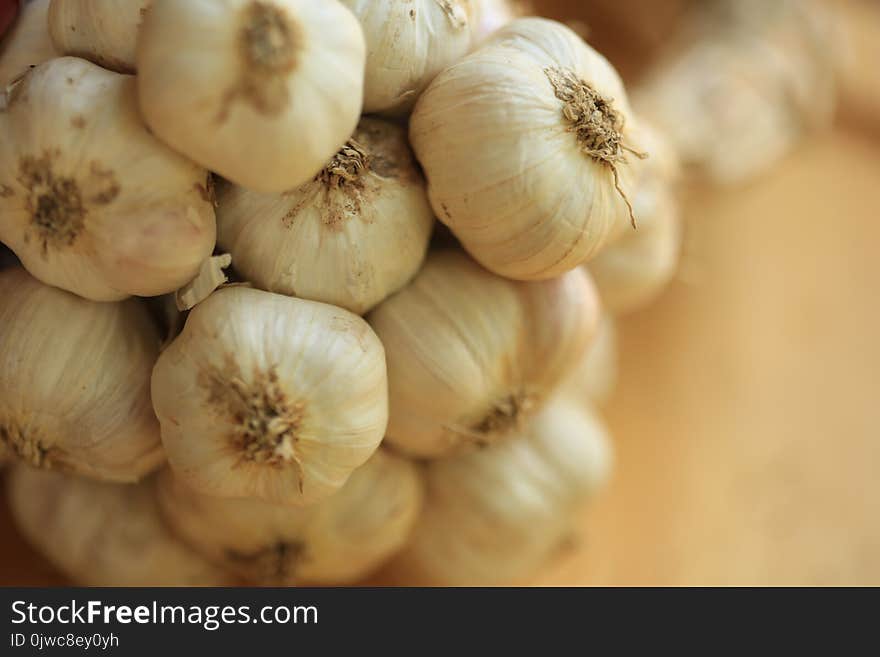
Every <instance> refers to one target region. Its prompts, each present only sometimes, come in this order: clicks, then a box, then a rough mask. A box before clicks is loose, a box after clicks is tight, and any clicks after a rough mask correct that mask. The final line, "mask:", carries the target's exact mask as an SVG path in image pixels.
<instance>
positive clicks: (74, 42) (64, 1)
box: [48, 0, 151, 73]
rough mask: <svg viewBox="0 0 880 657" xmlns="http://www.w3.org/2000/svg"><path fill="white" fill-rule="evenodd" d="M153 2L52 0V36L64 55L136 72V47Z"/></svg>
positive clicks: (140, 0) (106, 66) (50, 30)
mask: <svg viewBox="0 0 880 657" xmlns="http://www.w3.org/2000/svg"><path fill="white" fill-rule="evenodd" d="M150 1H151V0H52V4H51V6H50V8H49V22H48V24H49V34H50V35H51V36H52V42H53V43H54V44H55V47H56V48H57V49H58V51H59V52H60V53H61V54H64V55H73V56H75V57H82V58H83V59H88V60H89V61H91V62H94V63H95V64H98V65H99V66H102V67H103V68H106V69H109V70H111V71H116V72H117V73H134V71H135V61H134V57H135V55H134V53H135V44H136V43H137V36H138V28H139V27H140V24H141V20H142V19H143V17H144V14H145V13H146V11H147V8H148V7H149V6H150Z"/></svg>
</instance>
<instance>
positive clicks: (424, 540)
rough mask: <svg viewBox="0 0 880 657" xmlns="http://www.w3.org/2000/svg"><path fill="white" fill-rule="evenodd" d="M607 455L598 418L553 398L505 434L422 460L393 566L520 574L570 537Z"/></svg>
mask: <svg viewBox="0 0 880 657" xmlns="http://www.w3.org/2000/svg"><path fill="white" fill-rule="evenodd" d="M611 464H612V452H611V445H610V442H609V439H608V435H607V433H606V431H605V428H604V426H603V425H602V423H601V421H600V420H599V419H598V417H597V416H596V415H595V414H594V413H593V412H592V411H589V410H587V409H586V408H585V407H584V405H583V403H577V402H575V401H573V400H571V399H570V398H569V397H566V396H563V397H558V398H555V399H554V400H553V401H552V402H551V403H550V404H548V405H547V407H546V408H545V410H544V411H542V412H541V413H540V414H539V415H538V416H536V417H535V419H534V422H533V423H532V424H531V426H529V427H528V429H526V430H525V431H523V432H521V433H520V434H518V435H517V436H516V437H515V438H513V439H511V440H510V441H507V442H505V443H503V444H499V445H493V446H491V447H488V448H486V449H484V450H480V451H477V452H472V453H470V454H466V455H462V456H457V457H453V458H450V459H442V460H439V461H434V462H432V463H429V464H428V465H427V467H426V469H425V476H426V482H427V495H426V499H425V509H424V511H423V512H422V514H421V516H420V518H419V521H418V523H416V528H415V530H414V531H413V536H412V539H411V541H410V544H409V546H408V547H407V548H406V550H405V551H404V552H403V553H402V554H401V555H400V557H399V559H398V560H396V562H395V563H396V570H397V571H398V573H399V574H405V575H406V576H408V577H409V578H410V581H418V582H419V583H432V584H436V583H440V584H447V585H469V586H474V585H486V584H510V583H511V582H512V581H520V580H522V579H523V578H525V577H528V576H530V575H532V574H533V573H534V571H535V570H536V569H537V568H539V567H540V566H541V565H543V564H544V562H545V561H547V560H548V559H549V558H550V557H552V556H553V554H554V552H555V551H556V550H557V549H558V547H559V546H560V544H562V543H563V542H564V541H565V540H566V539H567V538H569V536H570V535H571V533H572V516H573V514H574V512H575V511H577V510H578V509H579V507H580V505H582V504H583V503H584V502H585V501H586V500H588V499H589V498H590V496H591V495H592V494H593V493H594V492H595V491H596V490H598V489H599V488H600V487H601V486H602V485H603V484H604V483H605V481H606V479H607V478H608V475H609V473H610V471H611Z"/></svg>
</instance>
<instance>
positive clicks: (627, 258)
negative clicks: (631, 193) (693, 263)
mask: <svg viewBox="0 0 880 657" xmlns="http://www.w3.org/2000/svg"><path fill="white" fill-rule="evenodd" d="M640 193H641V192H640ZM653 193H654V191H652V190H649V189H647V188H646V191H645V194H646V195H647V194H653ZM640 205H642V204H641V203H640V198H639V195H637V196H636V202H635V207H636V208H639V207H640ZM644 206H645V208H646V210H647V209H650V213H648V212H644V213H642V215H641V216H643V217H646V221H645V225H644V226H642V227H640V228H639V230H637V231H636V232H634V233H632V234H629V235H626V236H625V237H624V238H623V239H621V240H619V241H618V242H615V243H614V244H612V245H611V246H610V247H608V249H606V250H605V251H604V252H603V253H602V254H600V255H599V257H598V258H596V259H595V260H593V261H592V262H591V263H590V264H589V265H588V266H587V269H588V270H589V272H590V274H591V275H592V276H593V280H594V281H595V282H596V288H597V289H598V290H599V296H600V297H601V299H602V304H603V305H604V306H605V308H606V309H607V310H608V312H610V313H611V314H613V315H625V314H628V313H632V312H635V311H637V310H639V309H641V308H644V307H645V306H647V305H649V304H650V303H652V302H653V301H654V300H655V299H656V298H657V297H658V296H659V295H660V294H661V293H662V292H663V290H665V289H666V287H667V286H668V285H669V283H670V282H671V281H672V280H673V279H674V278H675V275H676V273H677V272H678V264H679V259H680V256H681V246H682V232H683V224H682V219H681V214H680V211H679V207H678V203H677V201H676V199H675V197H674V195H673V193H672V191H671V190H668V189H667V190H665V191H660V192H659V193H657V195H656V196H651V198H650V199H647V198H646V202H645V203H644Z"/></svg>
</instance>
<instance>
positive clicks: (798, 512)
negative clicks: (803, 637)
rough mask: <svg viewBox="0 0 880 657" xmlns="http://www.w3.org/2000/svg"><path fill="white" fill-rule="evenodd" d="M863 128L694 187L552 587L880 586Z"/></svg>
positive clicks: (15, 568)
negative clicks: (604, 481)
mask: <svg viewBox="0 0 880 657" xmlns="http://www.w3.org/2000/svg"><path fill="white" fill-rule="evenodd" d="M563 4H564V3H563V2H561V1H560V2H557V3H555V5H556V10H557V11H558V12H559V13H560V14H561V13H562V12H563V11H564V9H562V5H563ZM565 15H567V14H565ZM862 128H863V126H860V130H856V129H855V128H852V127H847V126H843V127H840V128H838V129H837V130H835V131H834V132H832V133H830V134H826V135H823V136H821V137H818V138H816V139H814V140H812V141H811V142H809V143H807V144H805V145H804V146H803V147H802V148H801V149H800V150H799V151H798V152H797V153H795V154H794V155H792V156H791V157H790V158H788V160H786V161H785V162H784V163H782V164H781V165H780V166H779V167H778V168H777V169H776V170H775V171H774V172H773V174H772V175H768V176H766V177H765V178H764V179H762V180H760V181H757V182H755V183H753V184H751V185H749V186H748V187H746V188H740V189H733V190H726V191H724V192H715V193H708V192H696V193H694V194H693V195H692V197H691V198H690V200H689V202H688V204H687V212H688V215H689V217H690V219H691V222H690V226H691V228H690V230H689V233H688V240H687V248H686V253H685V259H684V266H683V270H682V275H681V277H680V278H681V280H679V281H678V282H676V283H675V284H674V285H673V286H672V287H671V289H670V290H669V291H668V292H667V294H665V295H664V297H663V298H662V299H661V300H660V301H659V302H658V303H657V304H656V305H655V306H654V307H653V308H651V309H649V310H648V311H645V312H642V313H639V314H636V315H633V316H631V317H629V318H627V319H626V320H624V321H623V322H621V330H622V336H621V350H622V372H621V385H620V388H619V390H618V394H617V396H616V398H615V400H614V401H613V402H612V403H611V405H610V407H609V408H608V409H607V417H608V421H609V425H610V427H611V428H612V430H613V432H614V434H615V439H616V446H617V470H616V475H615V478H614V480H613V482H612V485H611V486H610V488H609V489H608V490H607V491H606V492H605V493H604V494H603V495H602V496H601V498H600V499H598V500H597V501H596V502H595V504H594V505H593V506H592V508H591V509H590V510H588V512H587V513H586V514H585V516H584V521H583V529H584V537H585V538H584V541H583V542H582V544H581V545H580V546H579V547H578V548H577V549H573V550H572V551H571V552H570V553H568V554H567V555H565V556H563V557H561V558H560V559H559V560H558V561H557V562H556V563H555V564H553V565H552V566H550V567H548V568H547V569H546V570H545V571H544V572H543V573H542V574H541V576H540V577H539V578H537V579H536V580H535V581H536V583H542V584H553V585H557V584H880V341H878V338H880V210H878V208H880V140H877V138H876V135H877V134H880V133H877V132H875V133H873V134H875V137H873V138H872V137H869V136H866V135H867V134H868V133H869V132H870V131H865V130H863V129H862ZM0 502H2V500H0ZM0 537H2V539H0V584H6V585H15V584H18V585H21V584H31V585H41V584H43V585H45V584H57V583H61V582H63V580H62V579H61V578H60V577H59V576H58V575H57V574H56V573H55V572H54V571H53V570H52V569H51V567H49V566H48V565H47V564H45V563H44V562H43V561H42V560H41V559H40V558H39V557H37V556H36V555H34V554H33V553H32V552H31V551H30V550H29V549H28V548H27V546H25V545H24V544H23V542H22V541H21V539H20V538H19V537H18V536H17V534H16V533H15V531H14V529H13V528H12V527H11V524H10V522H9V518H8V514H7V512H6V510H5V508H4V509H3V510H2V511H0Z"/></svg>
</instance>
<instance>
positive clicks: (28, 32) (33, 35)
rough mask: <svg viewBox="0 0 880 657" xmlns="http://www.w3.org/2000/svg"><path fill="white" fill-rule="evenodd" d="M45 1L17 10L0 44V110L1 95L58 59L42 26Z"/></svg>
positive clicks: (0, 105) (36, 1) (47, 5)
mask: <svg viewBox="0 0 880 657" xmlns="http://www.w3.org/2000/svg"><path fill="white" fill-rule="evenodd" d="M48 12H49V0H32V2H26V3H25V4H24V6H23V7H22V8H21V13H20V14H19V16H18V20H17V21H16V22H15V24H14V25H13V26H12V30H11V31H10V32H9V33H8V34H6V35H5V36H4V37H3V40H2V41H0V107H2V106H3V104H4V101H3V92H4V91H5V90H6V88H7V87H8V86H9V85H11V84H12V83H13V82H15V81H16V80H17V79H19V78H20V77H21V76H22V75H24V74H25V73H27V71H28V69H29V68H30V67H32V66H37V65H39V64H42V63H43V62H45V61H48V60H50V59H52V58H53V57H57V56H58V54H59V53H58V51H57V50H56V49H55V45H54V44H53V43H52V39H51V38H50V37H49V29H48V27H47V25H46V20H47V18H46V17H47V14H48Z"/></svg>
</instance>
